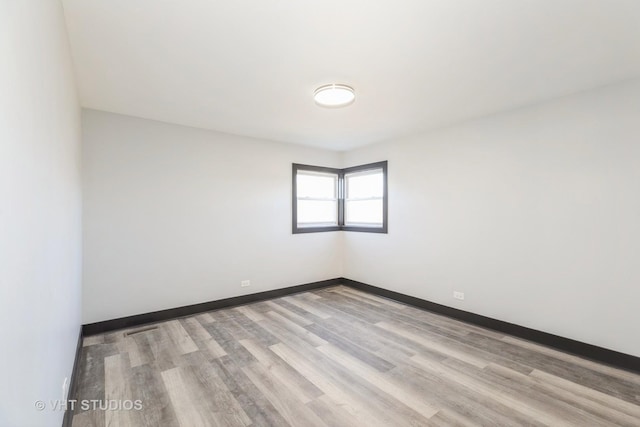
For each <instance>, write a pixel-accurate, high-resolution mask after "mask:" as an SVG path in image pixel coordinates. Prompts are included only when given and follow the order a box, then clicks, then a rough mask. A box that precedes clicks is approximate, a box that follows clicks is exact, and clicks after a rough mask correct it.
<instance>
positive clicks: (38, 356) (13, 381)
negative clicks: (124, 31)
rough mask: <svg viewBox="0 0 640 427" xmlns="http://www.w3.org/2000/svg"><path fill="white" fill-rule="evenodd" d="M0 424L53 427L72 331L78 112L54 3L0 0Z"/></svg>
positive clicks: (76, 313) (75, 318)
mask: <svg viewBox="0 0 640 427" xmlns="http://www.w3.org/2000/svg"><path fill="white" fill-rule="evenodd" d="M0 58H1V59H0V64H1V65H0V342H1V343H2V344H1V349H0V379H1V380H0V381H1V385H0V425H1V426H21V427H23V426H59V425H60V424H61V422H62V417H63V415H64V413H63V412H62V411H52V410H51V409H46V410H44V411H41V412H38V411H37V410H36V409H35V407H34V402H35V401H36V400H43V401H47V402H48V401H49V400H52V399H62V398H63V396H62V383H63V380H64V378H65V377H70V376H71V370H72V366H73V360H74V356H75V349H76V343H77V340H78V334H79V332H80V303H81V295H80V294H81V291H80V267H81V261H80V257H81V253H80V252H81V251H80V249H81V248H80V243H81V232H80V227H81V200H80V190H81V186H80V136H81V135H80V108H79V106H78V102H77V98H76V92H75V85H74V81H73V75H72V69H71V60H70V56H69V51H68V43H67V36H66V31H65V27H64V19H63V15H62V8H61V6H60V3H59V2H58V1H24V0H14V1H3V2H1V3H0Z"/></svg>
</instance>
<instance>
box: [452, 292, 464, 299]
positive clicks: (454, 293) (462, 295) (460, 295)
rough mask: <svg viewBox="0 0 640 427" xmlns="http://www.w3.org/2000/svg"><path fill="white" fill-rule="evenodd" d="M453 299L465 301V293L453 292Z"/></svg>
mask: <svg viewBox="0 0 640 427" xmlns="http://www.w3.org/2000/svg"><path fill="white" fill-rule="evenodd" d="M453 297H454V298H455V299H460V300H463V299H464V292H458V291H453Z"/></svg>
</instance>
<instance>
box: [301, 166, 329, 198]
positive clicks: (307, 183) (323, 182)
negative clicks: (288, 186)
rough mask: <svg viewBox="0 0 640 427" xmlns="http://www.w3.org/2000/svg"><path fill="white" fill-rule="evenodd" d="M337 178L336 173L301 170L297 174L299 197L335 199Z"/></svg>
mask: <svg viewBox="0 0 640 427" xmlns="http://www.w3.org/2000/svg"><path fill="white" fill-rule="evenodd" d="M337 180H338V177H337V176H336V175H331V174H320V173H308V172H303V171H299V172H298V174H297V176H296V186H297V190H298V194H297V195H298V198H306V197H311V198H316V199H335V198H336V182H337Z"/></svg>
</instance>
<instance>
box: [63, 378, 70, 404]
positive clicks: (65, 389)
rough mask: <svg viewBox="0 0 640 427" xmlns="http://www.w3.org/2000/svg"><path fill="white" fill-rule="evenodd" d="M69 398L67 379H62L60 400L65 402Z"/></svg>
mask: <svg viewBox="0 0 640 427" xmlns="http://www.w3.org/2000/svg"><path fill="white" fill-rule="evenodd" d="M68 397H69V378H68V377H64V381H63V382H62V400H67V399H68Z"/></svg>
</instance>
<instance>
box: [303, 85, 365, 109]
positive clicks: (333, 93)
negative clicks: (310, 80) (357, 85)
mask: <svg viewBox="0 0 640 427" xmlns="http://www.w3.org/2000/svg"><path fill="white" fill-rule="evenodd" d="M313 99H314V100H315V101H316V104H318V105H320V106H322V107H327V108H338V107H346V106H347V105H349V104H352V103H353V101H355V100H356V93H355V92H354V90H353V88H352V87H350V86H347V85H339V84H335V83H333V84H330V85H324V86H320V87H319V88H318V89H316V91H315V92H313Z"/></svg>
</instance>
